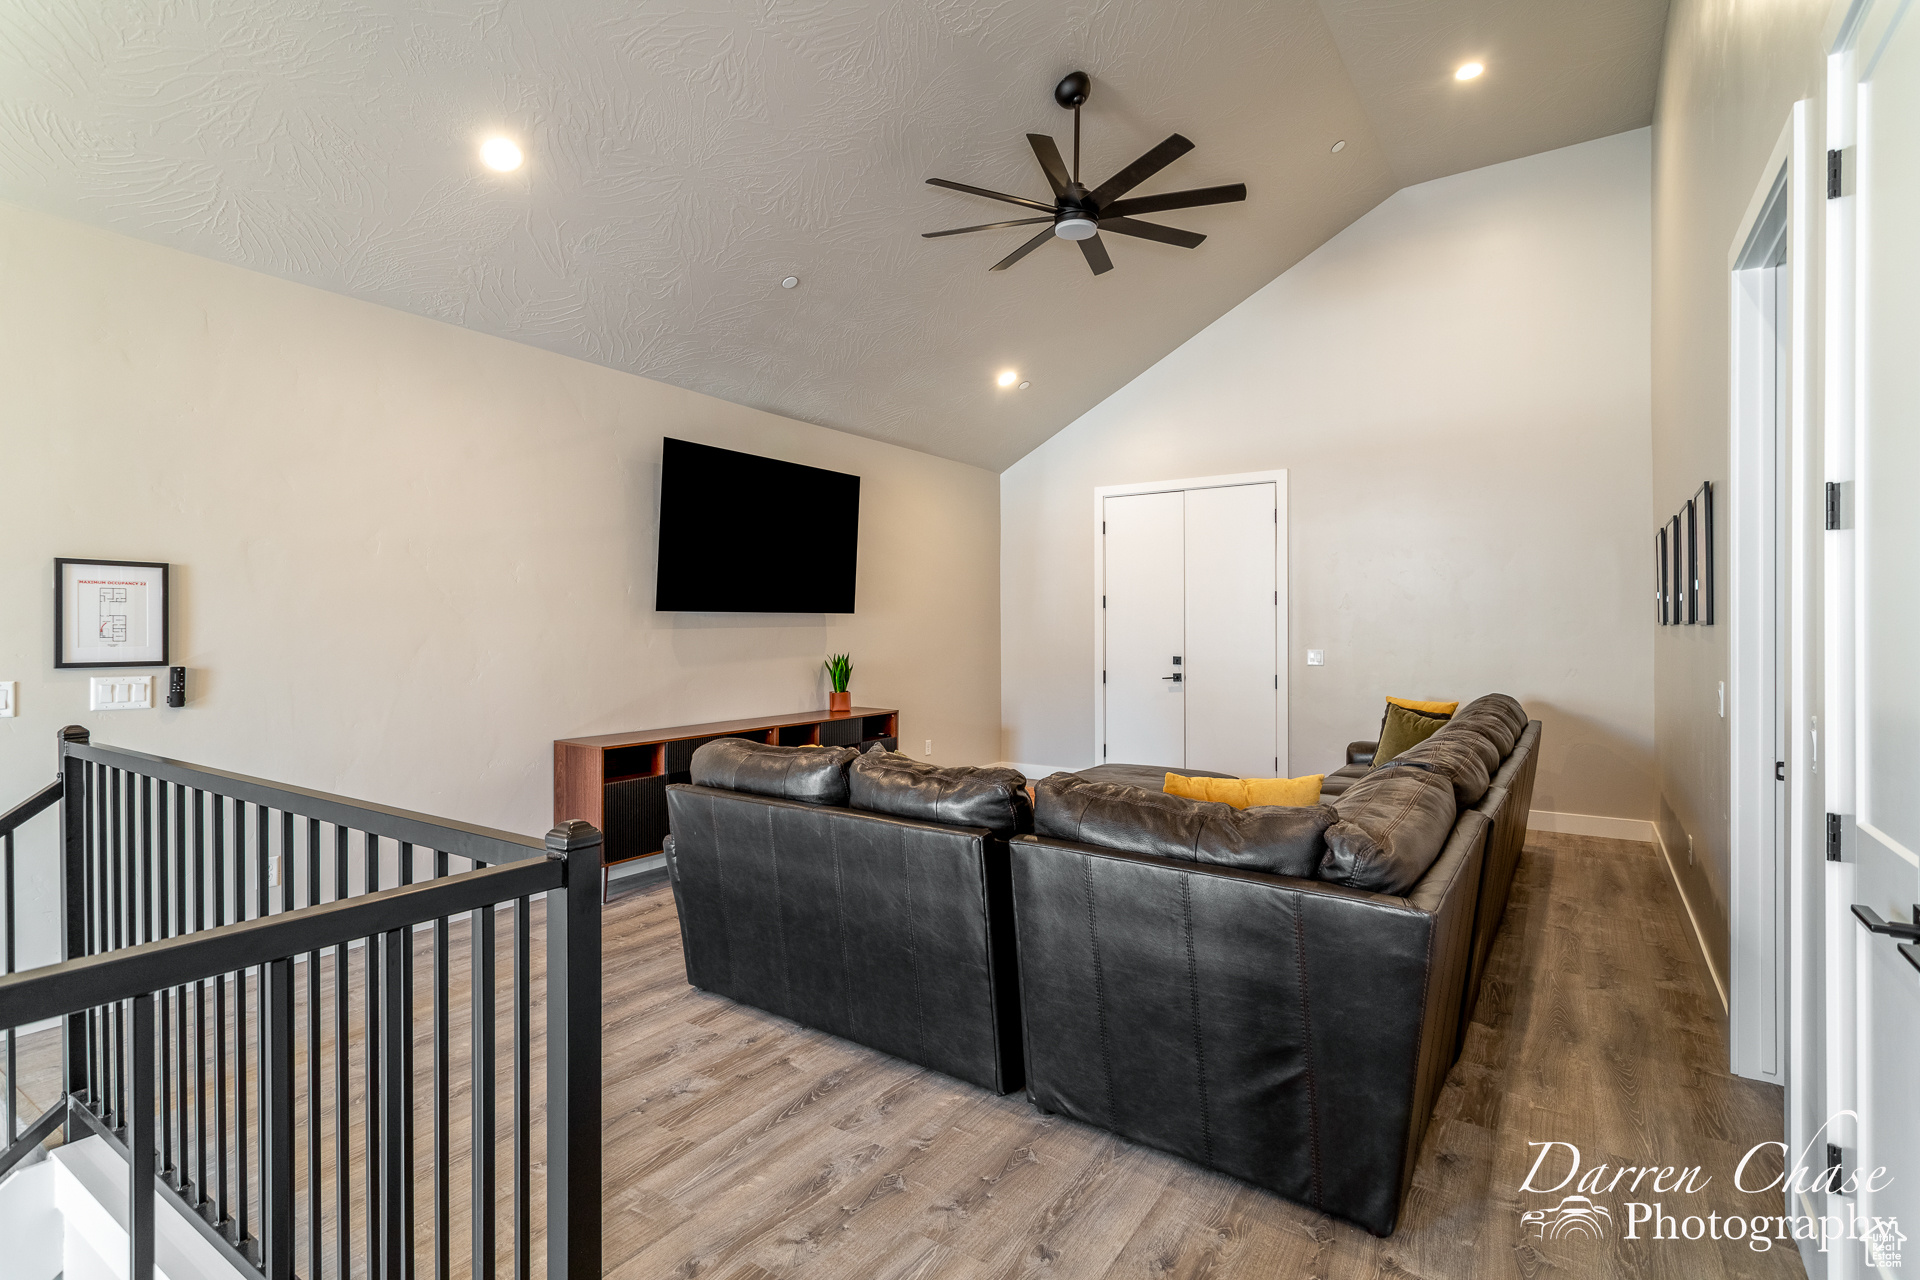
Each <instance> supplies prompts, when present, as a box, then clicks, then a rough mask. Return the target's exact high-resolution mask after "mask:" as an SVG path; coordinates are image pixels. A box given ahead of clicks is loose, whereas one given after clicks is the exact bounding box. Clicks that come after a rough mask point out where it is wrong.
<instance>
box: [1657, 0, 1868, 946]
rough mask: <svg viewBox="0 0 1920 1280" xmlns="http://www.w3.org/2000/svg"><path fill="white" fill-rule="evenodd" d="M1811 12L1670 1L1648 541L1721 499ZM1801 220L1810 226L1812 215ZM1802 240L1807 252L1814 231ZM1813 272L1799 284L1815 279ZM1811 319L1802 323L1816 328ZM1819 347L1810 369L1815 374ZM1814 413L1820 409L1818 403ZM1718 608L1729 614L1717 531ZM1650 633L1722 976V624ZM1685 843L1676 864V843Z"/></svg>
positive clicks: (1823, 8)
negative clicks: (1776, 162) (1763, 204)
mask: <svg viewBox="0 0 1920 1280" xmlns="http://www.w3.org/2000/svg"><path fill="white" fill-rule="evenodd" d="M1829 8H1830V6H1829V5H1828V4H1827V3H1825V2H1824V0H1788V2H1781V3H1773V4H1764V5H1762V4H1736V5H1729V4H1724V3H1718V2H1715V3H1706V2H1704V0H1675V3H1674V5H1673V9H1672V11H1671V13H1670V15H1669V17H1668V19H1667V45H1666V53H1665V58H1664V65H1663V67H1662V70H1661V76H1660V94H1659V100H1658V105H1657V108H1656V111H1655V115H1654V126H1653V137H1654V179H1653V265H1654V278H1653V352H1654V354H1653V507H1652V510H1651V511H1649V512H1648V517H1647V521H1646V526H1647V531H1648V537H1649V538H1651V535H1652V530H1653V528H1654V526H1655V523H1656V521H1659V520H1663V519H1665V518H1666V517H1667V516H1668V515H1670V514H1671V513H1672V512H1673V511H1674V510H1675V509H1677V508H1678V507H1679V506H1680V505H1681V504H1682V503H1684V502H1685V501H1686V500H1687V498H1688V497H1689V496H1691V495H1692V493H1693V491H1694V490H1695V489H1697V488H1699V486H1700V482H1701V481H1703V480H1712V481H1713V482H1714V483H1715V484H1716V485H1717V486H1719V488H1720V492H1721V493H1722V494H1723V495H1724V494H1725V492H1726V490H1725V486H1726V482H1727V470H1728V421H1729V407H1728V401H1727V396H1728V391H1727V388H1728V377H1729V372H1728V348H1727V337H1728V325H1729V317H1728V314H1727V294H1728V280H1727V253H1728V250H1729V249H1731V248H1732V247H1733V240H1734V237H1735V236H1736V235H1737V234H1738V233H1739V229H1740V222H1741V219H1742V218H1743V217H1744V215H1745V214H1746V212H1747V208H1748V204H1749V202H1750V201H1751V200H1752V199H1753V195H1754V191H1755V189H1756V188H1757V187H1758V186H1759V185H1760V183H1761V181H1762V179H1763V177H1764V176H1766V169H1767V160H1768V157H1769V156H1770V155H1771V154H1772V152H1773V148H1774V145H1775V144H1776V143H1777V142H1778V141H1779V138H1780V133H1781V130H1782V129H1784V128H1785V127H1786V124H1787V118H1788V113H1789V112H1790V111H1791V110H1792V107H1793V104H1794V103H1795V102H1797V101H1799V100H1801V99H1808V100H1810V101H1811V102H1812V104H1813V108H1814V119H1815V124H1814V128H1813V136H1814V138H1815V139H1816V144H1815V145H1819V144H1818V141H1817V140H1818V139H1819V138H1821V137H1822V136H1823V133H1822V126H1821V125H1820V124H1819V120H1820V112H1819V105H1820V101H1821V96H1822V86H1823V83H1824V75H1825V53H1824V49H1823V45H1822V40H1821V30H1822V26H1823V24H1824V23H1825V22H1826V20H1827V15H1828V12H1829ZM1814 212H1815V216H1816V217H1817V216H1818V215H1819V212H1820V210H1819V208H1818V206H1817V204H1816V207H1815V210H1814ZM1811 243H1813V244H1815V245H1818V244H1819V243H1820V234H1819V232H1818V231H1817V230H1816V231H1815V232H1814V233H1813V236H1812V240H1811ZM1818 278H1819V277H1818V273H1817V272H1816V273H1815V274H1814V275H1813V276H1812V279H1813V281H1814V282H1816V284H1817V281H1818ZM1819 311H1820V308H1819V306H1818V305H1815V306H1814V307H1813V308H1812V311H1811V314H1812V316H1813V317H1814V319H1815V322H1816V323H1817V320H1818V316H1819ZM1818 351H1819V347H1818V345H1817V342H1816V345H1815V347H1814V348H1813V358H1812V360H1811V361H1810V364H1809V369H1810V370H1811V371H1813V372H1815V373H1816V374H1817V371H1818V367H1819V356H1818ZM1814 403H1816V404H1817V403H1818V398H1817V392H1816V398H1815V401H1814ZM1726 512H1727V504H1726V503H1725V502H1724V501H1723V502H1722V503H1720V504H1719V511H1718V516H1719V526H1718V532H1719V533H1720V534H1722V535H1723V537H1722V542H1721V546H1722V548H1723V550H1722V559H1721V560H1720V567H1721V570H1722V574H1721V584H1722V587H1721V593H1720V597H1719V603H1720V606H1721V608H1722V610H1723V618H1724V609H1725V606H1726V604H1727V595H1726V589H1725V583H1726V576H1725V569H1726V560H1725V558H1724V555H1725V552H1724V547H1725V545H1726V543H1725V538H1724V535H1725V534H1726V533H1727V531H1728V524H1727V520H1726ZM1655 631H1656V635H1655V637H1654V691H1655V706H1656V714H1655V740H1656V742H1657V743H1658V761H1659V777H1660V789H1661V792H1662V799H1663V804H1662V807H1661V811H1660V819H1659V821H1660V831H1661V837H1662V839H1663V840H1664V841H1665V843H1666V845H1667V848H1668V849H1669V850H1670V851H1672V852H1673V854H1674V859H1673V860H1674V863H1675V868H1676V872H1677V873H1678V875H1679V877H1680V882H1681V887H1682V889H1683V891H1684V892H1685V893H1686V895H1687V898H1688V900H1689V902H1690V903H1691V904H1692V906H1693V908H1694V913H1695V916H1696V918H1697V919H1698V920H1699V922H1700V925H1701V929H1702V932H1703V933H1704V934H1705V941H1706V944H1707V948H1708V951H1709V953H1710V954H1711V955H1712V957H1713V960H1714V963H1715V964H1716V965H1718V966H1719V969H1720V972H1721V973H1722V974H1725V973H1726V972H1727V896H1726V894H1727V876H1728V811H1727V803H1728V778H1727V768H1728V758H1729V752H1730V742H1729V739H1728V737H1727V721H1725V720H1724V719H1722V718H1721V717H1720V713H1719V683H1720V682H1721V681H1723V680H1725V679H1726V678H1727V663H1728V649H1727V635H1728V628H1727V627H1726V626H1725V625H1715V626H1711V627H1659V628H1655ZM1689 836H1692V838H1693V860H1692V862H1691V864H1689V863H1688V860H1687V856H1686V850H1687V839H1688V837H1689Z"/></svg>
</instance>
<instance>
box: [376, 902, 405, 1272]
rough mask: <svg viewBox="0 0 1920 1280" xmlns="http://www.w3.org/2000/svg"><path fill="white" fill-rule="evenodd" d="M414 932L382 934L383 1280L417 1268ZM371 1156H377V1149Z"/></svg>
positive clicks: (381, 1178)
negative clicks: (410, 961) (411, 1226)
mask: <svg viewBox="0 0 1920 1280" xmlns="http://www.w3.org/2000/svg"><path fill="white" fill-rule="evenodd" d="M411 934H412V930H410V929H408V928H407V927H406V926H404V925H403V926H402V927H400V928H398V929H389V930H388V931H387V932H386V933H384V934H382V935H381V937H380V945H379V950H380V951H381V953H382V964H381V967H382V968H383V969H385V970H386V974H385V977H386V999H385V1000H384V1001H383V1002H382V1004H381V1006H380V1018H381V1021H382V1022H383V1023H384V1024H385V1025H384V1027H383V1028H382V1034H381V1038H382V1040H383V1041H384V1042H385V1044H386V1052H385V1053H383V1054H382V1055H381V1059H380V1066H381V1071H382V1074H383V1075H384V1076H385V1079H384V1080H382V1081H381V1091H380V1094H381V1097H382V1098H383V1099H384V1101H385V1114H384V1115H383V1116H382V1117H381V1132H382V1133H383V1134H384V1135H385V1139H386V1140H385V1141H384V1142H383V1143H382V1144H381V1145H380V1147H379V1151H378V1155H377V1157H376V1158H378V1159H379V1160H380V1161H381V1163H382V1165H383V1166H384V1167H383V1168H382V1169H381V1170H380V1183H381V1206H380V1207H381V1220H380V1244H381V1267H380V1271H379V1274H380V1275H381V1276H382V1277H383V1280H405V1277H407V1275H408V1274H409V1273H410V1272H411V1270H412V1268H411V1267H410V1266H408V1265H407V1264H408V1262H410V1261H411V1255H412V1253H413V1233H412V1232H410V1231H409V1230H408V1229H407V1218H408V1217H409V1216H410V1214H409V1205H408V1201H410V1200H411V1199H412V1195H411V1192H412V1185H413V1169H412V1166H411V1162H410V1161H409V1160H408V1159H407V1155H408V1145H409V1144H408V1141H407V1132H408V1130H409V1129H411V1128H412V1127H413V1117H412V1115H411V1114H410V1108H411V1106H412V1098H411V1096H410V1094H411V1092H412V1091H411V1090H410V1089H409V1088H408V1087H407V1085H408V1080H407V1077H408V1076H409V1075H410V1074H411V1070H412V1063H411V1061H410V1059H411V1057H412V1055H411V1054H409V1053H408V1052H407V1049H408V1047H409V1044H408V1042H409V1041H411V1040H412V1038H413V1034H412V1025H411V1024H412V1004H413V992H412V990H411V988H410V987H409V986H408V984H407V982H406V980H405V978H406V968H407V948H408V946H409V945H410V944H411V942H412V938H411ZM372 950H373V949H372V948H369V949H368V960H369V961H371V960H372V959H373V956H372ZM368 1154H369V1156H370V1157H373V1156H374V1152H373V1151H372V1149H369V1152H368Z"/></svg>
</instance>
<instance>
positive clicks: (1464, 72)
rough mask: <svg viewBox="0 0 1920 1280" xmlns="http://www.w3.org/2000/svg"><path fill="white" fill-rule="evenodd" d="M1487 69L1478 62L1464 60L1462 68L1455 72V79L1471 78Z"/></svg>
mask: <svg viewBox="0 0 1920 1280" xmlns="http://www.w3.org/2000/svg"><path fill="white" fill-rule="evenodd" d="M1485 70H1486V68H1485V67H1483V66H1481V65H1480V64H1479V63H1477V62H1464V63H1462V64H1460V69H1459V70H1458V71H1456V72H1454V73H1453V78H1454V79H1455V80H1471V79H1473V78H1474V77H1475V76H1477V75H1479V74H1480V73H1481V72H1482V71H1485Z"/></svg>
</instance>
